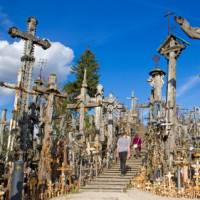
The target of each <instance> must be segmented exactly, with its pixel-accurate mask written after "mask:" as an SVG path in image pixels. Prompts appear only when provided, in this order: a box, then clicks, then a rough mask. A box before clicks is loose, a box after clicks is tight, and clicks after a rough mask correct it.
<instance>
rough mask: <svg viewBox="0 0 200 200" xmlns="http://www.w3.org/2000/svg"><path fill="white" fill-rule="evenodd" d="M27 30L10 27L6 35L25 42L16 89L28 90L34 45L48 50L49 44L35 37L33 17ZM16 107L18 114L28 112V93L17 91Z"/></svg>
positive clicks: (34, 20)
mask: <svg viewBox="0 0 200 200" xmlns="http://www.w3.org/2000/svg"><path fill="white" fill-rule="evenodd" d="M27 23H28V29H27V31H26V32H22V31H20V30H18V29H17V28H16V27H11V28H10V29H9V31H8V33H9V34H10V35H11V37H13V38H15V37H16V38H20V39H23V40H25V45H24V55H23V56H22V57H21V62H22V66H21V69H20V71H19V75H18V83H17V85H18V87H23V88H26V89H27V90H30V87H31V79H32V67H33V63H34V61H35V58H34V55H33V54H34V45H38V46H40V47H42V48H43V49H44V50H45V49H48V48H49V47H50V46H51V44H50V43H49V41H48V40H43V39H40V38H38V37H36V36H35V32H36V25H37V20H36V18H35V17H29V18H28V21H27ZM15 99H16V100H15V101H16V103H15V104H16V105H15V108H14V110H17V109H18V110H19V112H20V113H23V111H27V110H28V102H29V93H24V92H23V91H17V93H16V96H15Z"/></svg>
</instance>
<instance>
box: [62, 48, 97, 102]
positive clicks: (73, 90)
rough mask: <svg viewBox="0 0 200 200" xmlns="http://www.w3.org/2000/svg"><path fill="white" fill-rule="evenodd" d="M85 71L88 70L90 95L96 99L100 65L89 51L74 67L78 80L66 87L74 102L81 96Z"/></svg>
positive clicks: (73, 71) (70, 98)
mask: <svg viewBox="0 0 200 200" xmlns="http://www.w3.org/2000/svg"><path fill="white" fill-rule="evenodd" d="M84 69H87V85H88V94H89V95H90V96H91V97H94V96H95V94H96V87H97V84H98V82H99V64H98V63H97V61H96V58H95V55H94V54H93V53H92V51H91V50H89V49H87V50H86V51H85V52H84V53H83V54H82V55H81V57H80V59H79V60H78V62H77V64H76V65H74V66H73V67H72V74H74V75H75V78H76V79H75V81H73V82H68V83H67V84H66V85H65V86H64V90H65V91H66V92H67V93H68V95H69V100H70V101H72V102H73V101H74V98H75V97H77V96H78V95H79V94H80V89H81V85H82V81H83V76H84Z"/></svg>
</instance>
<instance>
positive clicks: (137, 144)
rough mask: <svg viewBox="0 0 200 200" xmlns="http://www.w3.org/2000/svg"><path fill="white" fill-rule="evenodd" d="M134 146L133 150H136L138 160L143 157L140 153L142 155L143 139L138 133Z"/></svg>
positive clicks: (134, 139) (133, 142)
mask: <svg viewBox="0 0 200 200" xmlns="http://www.w3.org/2000/svg"><path fill="white" fill-rule="evenodd" d="M132 144H133V148H134V149H135V154H136V155H135V156H136V158H138V157H141V155H140V153H141V145H142V139H141V138H140V136H139V135H138V134H137V133H136V134H135V136H134V138H133V141H132Z"/></svg>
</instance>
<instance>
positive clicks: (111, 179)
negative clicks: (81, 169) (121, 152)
mask: <svg viewBox="0 0 200 200" xmlns="http://www.w3.org/2000/svg"><path fill="white" fill-rule="evenodd" d="M141 163H142V161H141V158H140V159H135V158H134V156H132V157H131V158H130V159H129V160H127V162H126V166H127V173H126V175H125V176H121V175H120V164H119V161H118V162H117V163H115V164H113V165H112V167H111V168H110V169H105V170H104V171H103V173H102V174H100V175H99V176H97V177H96V178H95V179H93V180H92V181H91V182H88V183H87V185H86V186H82V187H81V191H93V192H94V191H95V192H106V191H107V192H123V191H126V187H127V184H129V182H130V180H131V178H132V177H134V176H135V175H136V173H137V172H138V171H139V169H140V168H141Z"/></svg>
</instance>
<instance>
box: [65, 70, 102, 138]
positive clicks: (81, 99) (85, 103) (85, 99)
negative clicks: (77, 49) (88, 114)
mask: <svg viewBox="0 0 200 200" xmlns="http://www.w3.org/2000/svg"><path fill="white" fill-rule="evenodd" d="M86 76H87V71H86V69H85V70H84V78H83V82H82V87H81V93H80V95H79V96H78V97H77V99H78V103H76V104H68V105H67V109H79V110H80V118H79V132H80V134H81V135H82V136H83V139H84V140H85V135H84V120H85V109H87V108H95V107H98V106H99V103H96V102H92V101H91V98H90V96H89V95H88V94H87V80H86Z"/></svg>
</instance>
